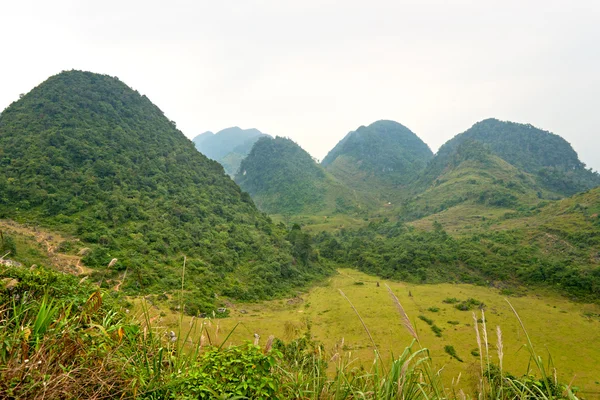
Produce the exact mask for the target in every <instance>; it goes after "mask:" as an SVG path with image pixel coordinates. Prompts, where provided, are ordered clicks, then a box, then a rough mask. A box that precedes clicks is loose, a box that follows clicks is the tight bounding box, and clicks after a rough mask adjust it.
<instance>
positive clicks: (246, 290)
mask: <svg viewBox="0 0 600 400" xmlns="http://www.w3.org/2000/svg"><path fill="white" fill-rule="evenodd" d="M0 164H1V165H2V169H1V170H0V218H4V219H13V220H16V221H18V222H21V223H29V224H39V225H42V226H46V227H48V228H52V229H53V230H55V231H58V232H64V233H65V234H66V235H70V236H73V237H77V238H78V239H80V240H81V241H80V242H74V241H71V242H67V243H64V245H63V247H64V249H66V250H68V251H71V252H72V253H77V252H79V251H80V252H81V254H83V255H84V257H83V260H82V261H83V263H84V264H85V265H86V266H87V267H91V268H94V269H96V271H97V272H96V274H95V275H96V276H97V278H98V279H99V280H100V279H101V280H102V281H103V282H104V284H109V283H110V282H108V281H110V280H111V279H122V278H124V277H126V281H125V282H124V284H123V287H122V288H123V290H126V291H128V292H130V293H137V292H140V291H148V290H151V291H161V292H163V291H167V292H168V291H169V290H173V289H175V288H177V287H180V285H181V281H180V278H181V273H182V272H181V268H182V264H183V259H184V258H183V256H184V255H185V256H187V257H188V259H187V263H186V267H185V268H186V276H185V288H186V295H185V297H186V311H188V312H189V313H196V312H198V311H199V310H203V311H208V310H211V309H213V308H214V306H215V293H218V294H223V295H229V296H232V297H235V298H241V299H247V300H250V299H259V298H265V297H270V296H274V295H277V294H279V293H283V292H285V291H287V290H289V288H291V287H293V286H295V285H299V284H304V283H306V282H307V281H308V280H310V279H312V278H314V277H315V276H317V275H319V274H321V273H323V271H322V270H321V269H320V267H319V266H318V265H313V264H312V262H311V261H310V260H309V258H310V248H304V249H299V248H297V246H295V244H294V243H295V241H298V240H302V238H301V235H299V234H297V233H294V234H293V235H291V234H289V233H288V232H286V231H284V230H282V229H280V228H277V227H276V226H274V225H273V224H272V223H271V221H270V219H269V218H268V217H266V216H264V215H263V214H262V213H260V212H259V211H258V210H257V209H256V207H255V206H254V204H253V202H252V200H251V199H250V197H249V196H247V195H246V194H244V193H242V192H241V190H240V189H239V187H238V186H237V185H236V184H235V183H234V182H233V181H232V180H231V179H229V178H228V177H227V176H226V175H225V174H224V172H223V168H222V167H221V166H220V165H219V164H218V163H217V162H215V161H211V160H209V159H207V158H206V157H205V156H203V155H202V154H200V153H199V152H197V151H196V149H195V148H194V145H193V144H192V143H191V142H190V141H189V140H188V139H186V138H185V137H184V135H183V134H182V133H181V132H180V131H178V130H177V129H176V127H175V124H174V123H173V122H172V121H169V120H168V119H167V118H166V117H165V116H164V114H163V113H162V111H161V110H160V109H159V108H158V107H156V106H155V105H154V104H152V103H151V102H150V100H149V99H148V98H146V97H145V96H142V95H140V94H139V93H137V92H136V91H134V90H132V89H130V88H129V87H127V86H126V85H125V84H124V83H122V82H120V81H119V80H118V79H117V78H113V77H109V76H106V75H98V74H93V73H90V72H80V71H69V72H62V73H60V74H58V75H55V76H52V77H51V78H49V79H48V80H47V81H45V82H44V83H42V84H41V85H39V86H38V87H36V88H34V89H33V90H32V91H31V92H29V93H28V94H26V95H25V96H23V97H22V98H21V99H20V100H18V101H16V102H14V103H13V104H11V105H10V106H9V107H8V108H7V109H6V110H4V111H3V112H2V114H0ZM290 235H291V236H290ZM288 239H289V240H288ZM290 241H291V243H290ZM300 253H302V254H300ZM114 258H116V259H117V261H116V262H115V261H113V262H111V260H112V259H114ZM300 260H303V261H300ZM107 265H109V266H108V267H107Z"/></svg>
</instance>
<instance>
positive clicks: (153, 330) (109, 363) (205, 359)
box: [0, 266, 597, 399]
mask: <svg viewBox="0 0 600 400" xmlns="http://www.w3.org/2000/svg"><path fill="white" fill-rule="evenodd" d="M183 268H185V266H184V267H183ZM183 271H184V270H183ZM0 272H2V275H4V276H8V277H10V278H11V279H16V280H17V281H18V284H17V285H16V286H15V285H13V284H11V285H10V287H8V286H1V287H0V295H1V296H2V297H1V299H2V305H1V306H0V317H1V318H0V321H1V322H0V326H1V328H2V329H0V339H1V340H0V344H1V345H0V357H1V361H2V362H1V363H0V376H1V378H0V388H1V389H2V390H3V392H4V393H5V394H8V395H9V396H13V397H18V398H25V399H27V398H71V397H72V396H73V394H72V393H77V394H78V395H80V396H85V397H87V398H106V397H107V396H108V397H110V396H117V397H120V398H133V397H135V398H151V399H156V398H167V397H175V398H200V399H204V398H223V394H225V393H228V394H229V395H233V394H237V395H239V396H242V397H249V398H265V399H266V398H273V397H278V398H305V399H349V398H371V399H392V398H405V399H413V398H414V399H441V398H461V399H462V398H465V393H466V394H467V395H468V394H472V395H476V394H478V393H479V394H481V397H480V398H482V399H496V398H536V399H559V398H560V399H562V398H566V397H563V395H562V393H563V392H564V386H560V385H558V384H557V382H558V381H561V382H566V381H568V380H566V379H565V376H564V375H561V374H560V373H559V374H558V375H556V372H555V371H554V369H553V363H552V359H550V358H549V357H548V356H545V355H542V354H540V353H539V351H538V349H539V348H540V345H539V344H538V343H536V344H534V343H533V340H532V339H531V338H532V337H533V335H530V333H531V330H530V327H529V326H528V327H527V329H526V328H525V323H524V322H523V319H521V315H519V314H517V312H516V309H517V308H520V307H521V305H519V306H513V305H512V304H510V303H507V302H506V301H504V300H502V299H500V300H499V302H498V303H497V304H496V303H494V301H488V299H487V298H484V296H483V293H481V292H480V293H477V298H482V299H483V300H485V301H486V304H489V305H491V306H489V307H490V309H489V310H488V314H492V315H496V317H494V319H497V320H498V321H501V323H502V326H503V327H507V326H508V327H509V328H510V327H511V325H514V326H515V327H516V329H517V332H518V333H519V336H518V337H517V338H516V342H517V343H519V344H520V346H519V348H518V349H517V350H519V349H523V351H520V352H519V351H515V348H513V347H512V346H513V345H512V343H513V340H515V339H514V338H511V336H512V335H511V333H510V329H505V330H504V331H501V330H500V329H499V328H496V329H495V330H494V328H492V327H490V326H489V322H488V321H487V319H486V313H485V312H484V311H478V312H477V315H476V314H475V312H473V313H471V315H470V316H469V318H470V321H471V323H470V324H468V325H467V324H465V329H466V331H465V333H468V339H467V340H465V342H466V343H468V346H471V347H470V348H471V349H472V346H473V343H474V342H476V343H477V355H478V356H479V357H478V358H477V359H476V361H473V362H471V361H467V362H462V361H463V360H462V359H461V357H460V355H463V354H464V353H463V348H462V347H460V345H461V344H462V342H461V341H460V340H457V337H456V336H454V337H451V338H447V337H446V335H444V338H434V337H433V336H432V335H433V334H432V333H431V332H429V331H428V330H423V329H421V328H419V327H418V326H416V325H415V323H414V321H411V317H412V316H414V315H415V312H416V311H419V310H422V309H424V308H423V307H422V306H421V305H419V304H418V302H419V301H420V296H422V295H423V292H422V291H421V289H423V288H426V287H425V286H414V287H411V288H410V290H411V292H412V293H413V296H412V297H409V296H408V295H407V289H408V288H407V287H406V286H404V285H402V284H399V283H396V284H394V283H391V282H390V283H387V284H386V283H385V282H384V287H383V288H381V287H380V289H382V290H377V289H376V288H377V286H374V285H371V289H370V291H373V289H374V288H375V290H376V291H377V299H378V300H380V301H379V302H378V303H377V304H376V306H377V307H378V309H379V310H380V312H381V314H382V316H385V317H386V318H385V320H381V319H380V320H377V319H374V318H373V315H371V314H370V313H369V310H368V307H366V304H365V301H364V300H363V298H368V297H369V296H365V294H366V292H365V289H368V288H367V285H368V284H369V283H370V282H369V277H367V276H357V275H356V274H351V271H341V272H342V273H341V274H340V275H339V276H337V277H335V278H333V279H332V282H330V285H328V286H327V287H321V288H317V289H315V290H313V291H312V292H311V293H308V294H306V295H305V299H310V307H306V304H309V303H307V302H306V301H304V302H302V301H298V300H297V299H296V300H294V301H292V302H290V303H289V304H287V306H288V307H287V314H288V316H289V315H290V314H292V315H294V314H310V313H311V312H312V310H313V309H316V310H315V312H316V313H317V314H316V315H310V316H309V318H305V319H304V320H303V321H304V322H303V323H300V324H298V325H296V323H295V322H291V321H289V319H288V320H287V323H284V324H281V325H283V327H281V326H278V328H279V329H282V328H283V329H284V330H285V331H287V334H289V336H296V339H293V340H292V341H288V342H287V343H285V342H282V341H280V340H278V339H274V336H272V335H269V336H268V338H267V336H262V335H261V336H262V339H261V337H260V336H258V335H256V336H255V337H254V344H251V343H248V342H246V344H241V343H242V341H243V340H244V339H246V340H247V339H248V338H249V336H250V335H248V334H247V333H245V332H243V331H241V332H240V328H242V327H244V326H245V327H246V328H248V327H249V326H250V325H251V320H246V321H242V319H243V318H238V317H236V316H235V315H236V313H234V318H229V319H225V320H220V321H219V320H213V319H197V318H187V317H183V316H182V315H181V314H172V315H167V314H166V313H164V312H163V314H162V315H163V317H164V318H165V320H162V321H161V320H160V315H161V314H158V315H153V314H155V312H156V311H159V310H157V309H156V308H155V307H156V305H151V303H148V302H146V301H144V300H141V301H140V302H139V303H138V306H139V312H140V313H139V316H138V318H137V320H138V322H133V321H130V320H129V319H128V318H126V317H125V315H124V314H121V313H120V312H118V311H116V306H117V304H116V303H114V301H113V300H111V297H112V295H113V294H115V292H111V291H108V292H106V291H105V292H101V291H99V290H97V288H95V287H94V285H91V284H89V283H87V282H79V283H77V282H78V279H77V278H74V277H70V276H64V275H62V276H61V274H57V273H47V272H44V270H37V271H27V270H24V269H22V268H13V269H12V270H11V269H8V270H7V269H3V270H0ZM183 275H184V273H183V272H182V276H183ZM44 277H46V280H45V279H44ZM357 278H359V279H360V281H363V282H365V283H366V285H364V286H357V285H354V284H353V283H354V282H355V281H356V280H357ZM335 281H337V282H335ZM2 282H3V285H5V283H6V282H5V280H2ZM48 282H55V283H54V284H55V285H59V286H61V287H62V289H51V288H49V287H48V285H47V283H48ZM371 283H372V282H371ZM432 286H433V285H432ZM435 286H437V287H434V289H436V290H437V291H438V292H440V293H438V299H436V300H438V301H440V302H441V300H443V299H444V298H445V297H448V296H449V295H452V293H448V292H447V291H444V290H441V291H440V289H441V287H440V286H441V285H435ZM475 289H481V288H475ZM322 290H328V291H329V292H337V293H335V296H333V295H332V296H330V297H329V298H328V301H329V304H328V305H329V306H330V307H336V310H335V311H337V312H340V313H343V314H344V316H345V317H346V318H341V319H339V321H340V322H343V323H344V328H343V333H345V334H347V336H346V337H342V339H341V340H339V341H337V342H335V343H333V345H331V346H330V345H329V344H328V343H330V342H328V340H327V338H322V339H321V341H320V342H319V341H315V340H313V339H314V336H313V335H312V334H313V333H314V334H316V333H317V332H322V329H323V328H329V326H328V323H327V321H326V320H325V321H323V320H320V321H319V323H318V324H316V323H315V321H312V319H313V318H314V319H315V320H318V318H317V315H318V313H319V311H318V310H319V308H320V307H321V306H322V304H320V303H319V302H318V301H317V298H316V297H314V296H313V294H314V293H313V292H318V291H322ZM465 291H468V288H467V287H461V288H460V290H459V293H453V294H454V296H453V297H458V295H460V296H461V297H462V296H469V297H474V294H475V293H462V292H465ZM15 293H18V294H19V296H18V298H17V297H16V296H15ZM330 294H332V293H330ZM11 296H12V300H11ZM491 297H493V296H490V298H491ZM520 299H521V298H518V299H516V301H518V300H520ZM106 300H108V301H109V302H108V305H107V303H106ZM544 300H548V299H544ZM529 302H530V303H531V302H532V301H531V299H529ZM271 303H275V302H271ZM411 303H412V304H411ZM500 305H502V306H503V307H504V310H505V311H506V318H504V319H503V318H500V317H499V316H498V312H496V311H494V310H493V309H492V308H491V307H493V306H498V307H499V306H500ZM244 306H245V307H247V308H248V309H250V306H252V307H265V306H268V304H254V305H248V304H246V305H244ZM271 306H273V304H271ZM230 307H232V308H234V307H235V305H233V304H231V305H230ZM159 309H160V308H159ZM246 311H247V312H246V314H242V315H243V316H248V318H256V315H254V316H253V315H252V314H251V313H256V312H258V311H255V310H246ZM248 311H250V312H248ZM299 311H302V312H299ZM333 312H334V310H330V311H328V312H326V313H322V314H321V316H322V315H329V314H331V313H333ZM445 312H451V313H457V312H459V311H458V310H454V309H452V308H448V309H444V310H442V313H445ZM463 314H468V313H464V312H463ZM436 315H438V314H436ZM562 318H563V319H564V318H565V317H564V314H563V316H562ZM423 319H424V320H425V319H427V318H426V317H425V318H423ZM169 321H170V323H172V325H173V328H172V330H173V331H174V332H176V334H167V333H168V332H169V329H171V327H170V326H169V325H168V323H169ZM526 321H529V320H526ZM533 321H535V319H533ZM269 322H270V323H271V324H275V323H276V322H277V321H276V320H275V318H273V317H271V318H270V320H269ZM323 322H324V323H323ZM572 322H573V321H571V323H572ZM381 323H385V324H386V326H387V327H388V328H389V329H390V331H391V333H392V335H393V336H392V337H393V340H392V341H391V342H387V341H386V340H384V338H383V337H382V336H381V329H380V326H381V325H380V324H381ZM166 324H167V325H166ZM230 324H233V325H230ZM262 325H263V328H265V329H269V328H270V326H269V325H268V324H266V323H263V324H262ZM528 325H529V322H528ZM432 326H434V325H433V324H432ZM573 326H574V325H573V324H571V326H570V328H571V329H573ZM461 328H462V325H461ZM301 331H305V332H307V333H306V334H305V335H304V336H302V337H300V338H298V337H297V335H298V333H300V332H301ZM494 331H495V332H496V337H497V341H496V342H495V343H492V342H493V336H494ZM259 332H261V331H259V330H255V333H257V334H258V333H259ZM284 333H286V332H284ZM165 334H166V335H165ZM588 334H589V332H588ZM354 335H356V336H354ZM474 336H475V337H476V340H474ZM542 337H543V338H544V340H547V338H548V337H549V335H546V336H542ZM265 339H266V340H265ZM329 339H331V338H329ZM589 340H594V338H590V339H589ZM235 343H238V344H241V345H239V346H235V345H234V344H235ZM390 346H391V347H390ZM455 346H457V347H455ZM589 350H590V351H589V354H586V357H590V356H591V357H593V356H594V355H593V354H592V350H591V349H589ZM466 351H468V350H466ZM571 351H572V349H571ZM398 354H399V355H398ZM466 354H468V353H466ZM505 354H506V357H505ZM513 360H517V361H518V362H524V363H526V364H527V365H528V366H529V368H527V369H526V370H524V371H516V370H515V369H512V368H511V367H512V365H513V364H512V362H513ZM577 361H578V362H579V364H583V363H584V360H583V359H582V358H579V359H578V360H577ZM327 363H328V364H329V368H327ZM563 364H566V363H562V362H561V363H560V368H561V370H562V367H563ZM453 366H454V367H456V366H461V367H464V368H466V371H464V372H463V371H459V373H458V374H456V371H455V370H453V369H452V367H453ZM579 368H580V370H582V369H583V368H584V367H582V366H581V365H580V366H579ZM511 372H513V374H514V375H511ZM595 372H597V371H595V370H593V371H592V373H595ZM523 375H527V376H526V377H522V376H523ZM461 377H462V379H461ZM567 395H569V393H567ZM568 398H574V397H568Z"/></svg>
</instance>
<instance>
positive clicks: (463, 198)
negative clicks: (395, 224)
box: [400, 141, 557, 219]
mask: <svg viewBox="0 0 600 400" xmlns="http://www.w3.org/2000/svg"><path fill="white" fill-rule="evenodd" d="M446 164H447V165H446V168H445V169H444V171H443V172H442V173H441V174H440V175H439V176H438V177H437V178H436V179H435V181H434V182H433V183H432V184H431V185H430V186H429V187H428V188H427V189H425V190H424V191H422V192H420V193H419V194H418V195H417V196H415V197H414V198H412V199H410V200H409V201H408V202H407V203H406V205H405V207H404V209H402V210H401V211H400V213H401V214H402V215H403V217H404V218H406V219H413V218H420V217H422V216H424V215H429V214H435V213H439V212H442V211H444V210H447V209H449V208H452V207H455V206H458V205H461V206H463V207H464V206H465V205H470V206H475V207H471V210H472V212H473V213H476V214H480V213H482V212H484V213H485V212H486V211H489V210H485V209H490V208H492V209H494V208H496V209H504V210H514V209H517V208H519V207H523V206H531V205H535V204H537V203H539V202H540V201H541V198H542V197H546V198H548V197H557V195H556V194H553V193H550V192H547V191H546V190H545V189H543V188H542V187H541V185H539V184H538V182H537V181H536V179H535V177H534V176H533V175H531V174H528V173H526V172H523V171H522V170H519V169H517V168H515V167H514V166H513V165H511V164H509V163H507V162H506V161H504V160H503V159H501V158H500V157H498V156H496V155H494V154H492V152H491V151H490V150H489V149H488V148H487V147H485V146H484V145H483V144H481V143H480V142H477V141H465V142H463V143H461V144H460V145H459V146H458V147H457V148H456V149H455V150H454V152H453V153H452V154H451V155H449V156H448V160H447V161H446ZM463 216H464V215H463Z"/></svg>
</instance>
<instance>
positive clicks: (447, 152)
mask: <svg viewBox="0 0 600 400" xmlns="http://www.w3.org/2000/svg"><path fill="white" fill-rule="evenodd" d="M473 140H474V141H478V142H480V143H482V144H484V145H485V146H486V147H487V148H488V149H489V150H490V151H491V152H492V153H493V154H495V155H497V156H499V157H500V158H502V159H503V160H505V161H506V162H508V163H510V164H512V165H513V166H515V167H516V168H519V169H521V170H522V171H524V172H528V173H530V174H534V175H535V176H536V178H537V180H538V182H539V183H540V184H541V185H543V186H544V187H545V188H546V189H548V190H550V191H553V192H557V193H561V194H563V195H572V194H574V193H576V192H580V191H583V190H586V189H590V188H593V187H596V186H599V185H600V175H598V174H597V173H594V172H592V171H591V170H589V169H586V168H585V164H583V163H582V162H581V161H580V160H579V158H578V156H577V153H576V152H575V151H574V150H573V148H572V147H571V145H570V144H569V143H568V142H567V141H566V140H564V139H563V138H562V137H560V136H558V135H555V134H553V133H550V132H547V131H543V130H541V129H538V128H535V127H534V126H532V125H530V124H518V123H514V122H508V121H499V120H497V119H486V120H484V121H481V122H478V123H476V124H475V125H473V126H472V127H471V128H470V129H468V130H467V131H465V132H463V133H461V134H459V135H456V136H455V137H454V138H452V139H451V140H449V141H448V142H446V143H445V144H444V145H443V146H442V147H441V148H440V150H439V151H438V153H437V154H436V157H435V158H434V159H433V160H432V162H431V164H430V165H429V166H428V169H427V171H426V176H427V178H428V179H429V180H434V179H436V178H437V177H438V176H439V175H440V174H441V173H442V172H443V170H444V168H446V167H447V166H448V164H449V163H450V162H451V158H452V155H453V154H454V152H455V150H456V149H457V148H458V147H459V146H460V145H461V144H462V143H464V142H465V141H473Z"/></svg>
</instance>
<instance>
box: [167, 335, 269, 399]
mask: <svg viewBox="0 0 600 400" xmlns="http://www.w3.org/2000/svg"><path fill="white" fill-rule="evenodd" d="M275 364H276V360H275V357H274V356H273V355H272V354H263V353H262V350H261V348H260V347H258V346H254V345H252V344H250V343H248V344H246V345H245V346H236V347H231V348H228V349H226V350H221V349H218V348H214V349H211V350H209V351H208V352H206V353H204V354H203V355H202V358H201V360H200V361H199V363H198V364H197V365H196V366H195V368H194V369H193V370H192V371H190V372H188V374H187V375H186V376H184V377H181V378H180V377H177V376H175V377H173V378H174V381H175V382H177V383H178V385H177V387H175V388H174V390H173V391H171V396H172V397H175V398H178V399H214V398H219V397H220V398H223V396H224V395H225V396H227V397H233V396H235V397H237V396H239V397H242V398H250V399H270V398H273V397H275V396H276V393H277V391H278V389H279V381H278V380H277V379H276V378H275V376H274V375H273V374H272V371H271V370H272V368H273V367H274V366H275Z"/></svg>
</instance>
